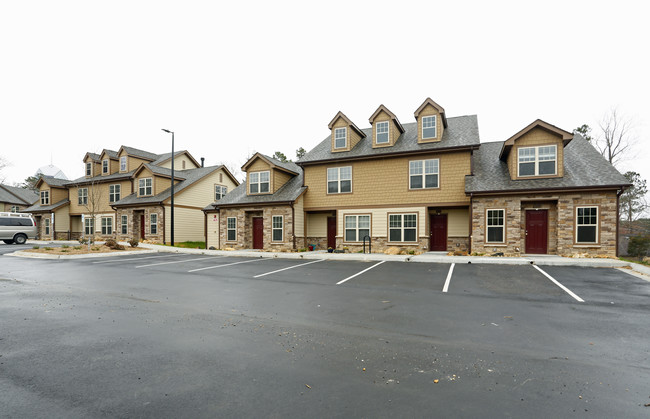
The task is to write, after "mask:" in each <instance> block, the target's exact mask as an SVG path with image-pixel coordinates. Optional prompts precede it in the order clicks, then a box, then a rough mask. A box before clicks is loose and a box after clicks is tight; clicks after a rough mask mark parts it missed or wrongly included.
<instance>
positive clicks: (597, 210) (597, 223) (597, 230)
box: [574, 205, 600, 245]
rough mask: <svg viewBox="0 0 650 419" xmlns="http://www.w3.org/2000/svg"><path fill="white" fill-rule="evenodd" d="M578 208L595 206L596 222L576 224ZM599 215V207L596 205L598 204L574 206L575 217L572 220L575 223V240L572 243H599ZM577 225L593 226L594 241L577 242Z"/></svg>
mask: <svg viewBox="0 0 650 419" xmlns="http://www.w3.org/2000/svg"><path fill="white" fill-rule="evenodd" d="M579 208H596V224H578V209H579ZM599 217H600V208H599V207H598V205H579V206H577V207H576V211H575V218H574V220H575V223H574V224H575V240H574V243H575V244H577V245H597V244H600V236H599V234H600V222H599V221H600V218H599ZM579 226H585V227H592V226H595V227H596V241H594V242H579V241H578V227H579Z"/></svg>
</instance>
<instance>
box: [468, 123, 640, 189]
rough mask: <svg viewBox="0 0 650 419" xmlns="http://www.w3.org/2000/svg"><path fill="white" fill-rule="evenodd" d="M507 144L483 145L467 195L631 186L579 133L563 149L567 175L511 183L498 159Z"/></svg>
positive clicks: (470, 179) (504, 163)
mask: <svg viewBox="0 0 650 419" xmlns="http://www.w3.org/2000/svg"><path fill="white" fill-rule="evenodd" d="M503 144H504V142H501V141H498V142H491V143H483V144H481V147H480V148H479V149H478V150H475V151H474V155H473V157H472V159H473V161H472V163H473V166H474V174H473V175H467V176H465V193H467V194H470V193H472V194H481V193H482V194H488V193H497V194H498V193H507V192H512V191H522V192H528V191H542V190H555V189H571V188H612V189H617V188H620V187H626V186H628V185H630V182H629V181H628V180H627V179H626V178H625V177H624V176H623V175H622V174H620V173H619V172H618V170H616V169H615V168H614V166H612V165H611V164H610V163H609V162H608V161H607V160H606V159H605V158H604V157H603V156H602V155H601V154H600V153H599V152H598V151H597V150H596V149H595V148H594V147H593V146H592V145H591V144H590V143H589V142H588V141H586V140H585V139H584V138H582V137H581V136H580V135H579V134H576V135H575V136H574V139H573V141H571V143H570V144H569V145H567V146H566V147H565V148H564V176H563V177H556V178H545V179H522V180H512V179H511V178H510V173H509V171H508V164H507V163H506V162H505V161H503V160H501V159H500V158H499V153H500V152H501V150H502V149H503Z"/></svg>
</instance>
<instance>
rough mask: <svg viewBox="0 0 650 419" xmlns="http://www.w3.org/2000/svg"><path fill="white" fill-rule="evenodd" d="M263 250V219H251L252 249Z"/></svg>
mask: <svg viewBox="0 0 650 419" xmlns="http://www.w3.org/2000/svg"><path fill="white" fill-rule="evenodd" d="M263 248H264V218H262V217H253V249H263Z"/></svg>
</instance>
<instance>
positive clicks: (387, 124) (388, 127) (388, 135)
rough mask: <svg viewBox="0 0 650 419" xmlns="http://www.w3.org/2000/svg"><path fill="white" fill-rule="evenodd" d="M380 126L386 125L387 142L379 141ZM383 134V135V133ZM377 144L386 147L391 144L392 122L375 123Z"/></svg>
mask: <svg viewBox="0 0 650 419" xmlns="http://www.w3.org/2000/svg"><path fill="white" fill-rule="evenodd" d="M379 124H382V125H383V124H386V128H387V129H386V134H387V135H386V141H381V142H380V141H379ZM382 134H383V133H382ZM375 144H377V145H384V144H390V121H379V122H376V123H375Z"/></svg>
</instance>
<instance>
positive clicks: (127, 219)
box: [120, 215, 129, 234]
mask: <svg viewBox="0 0 650 419" xmlns="http://www.w3.org/2000/svg"><path fill="white" fill-rule="evenodd" d="M125 219H126V222H125V221H124V220H125ZM124 227H126V228H124ZM120 232H121V233H120V234H129V216H128V215H121V216H120Z"/></svg>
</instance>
